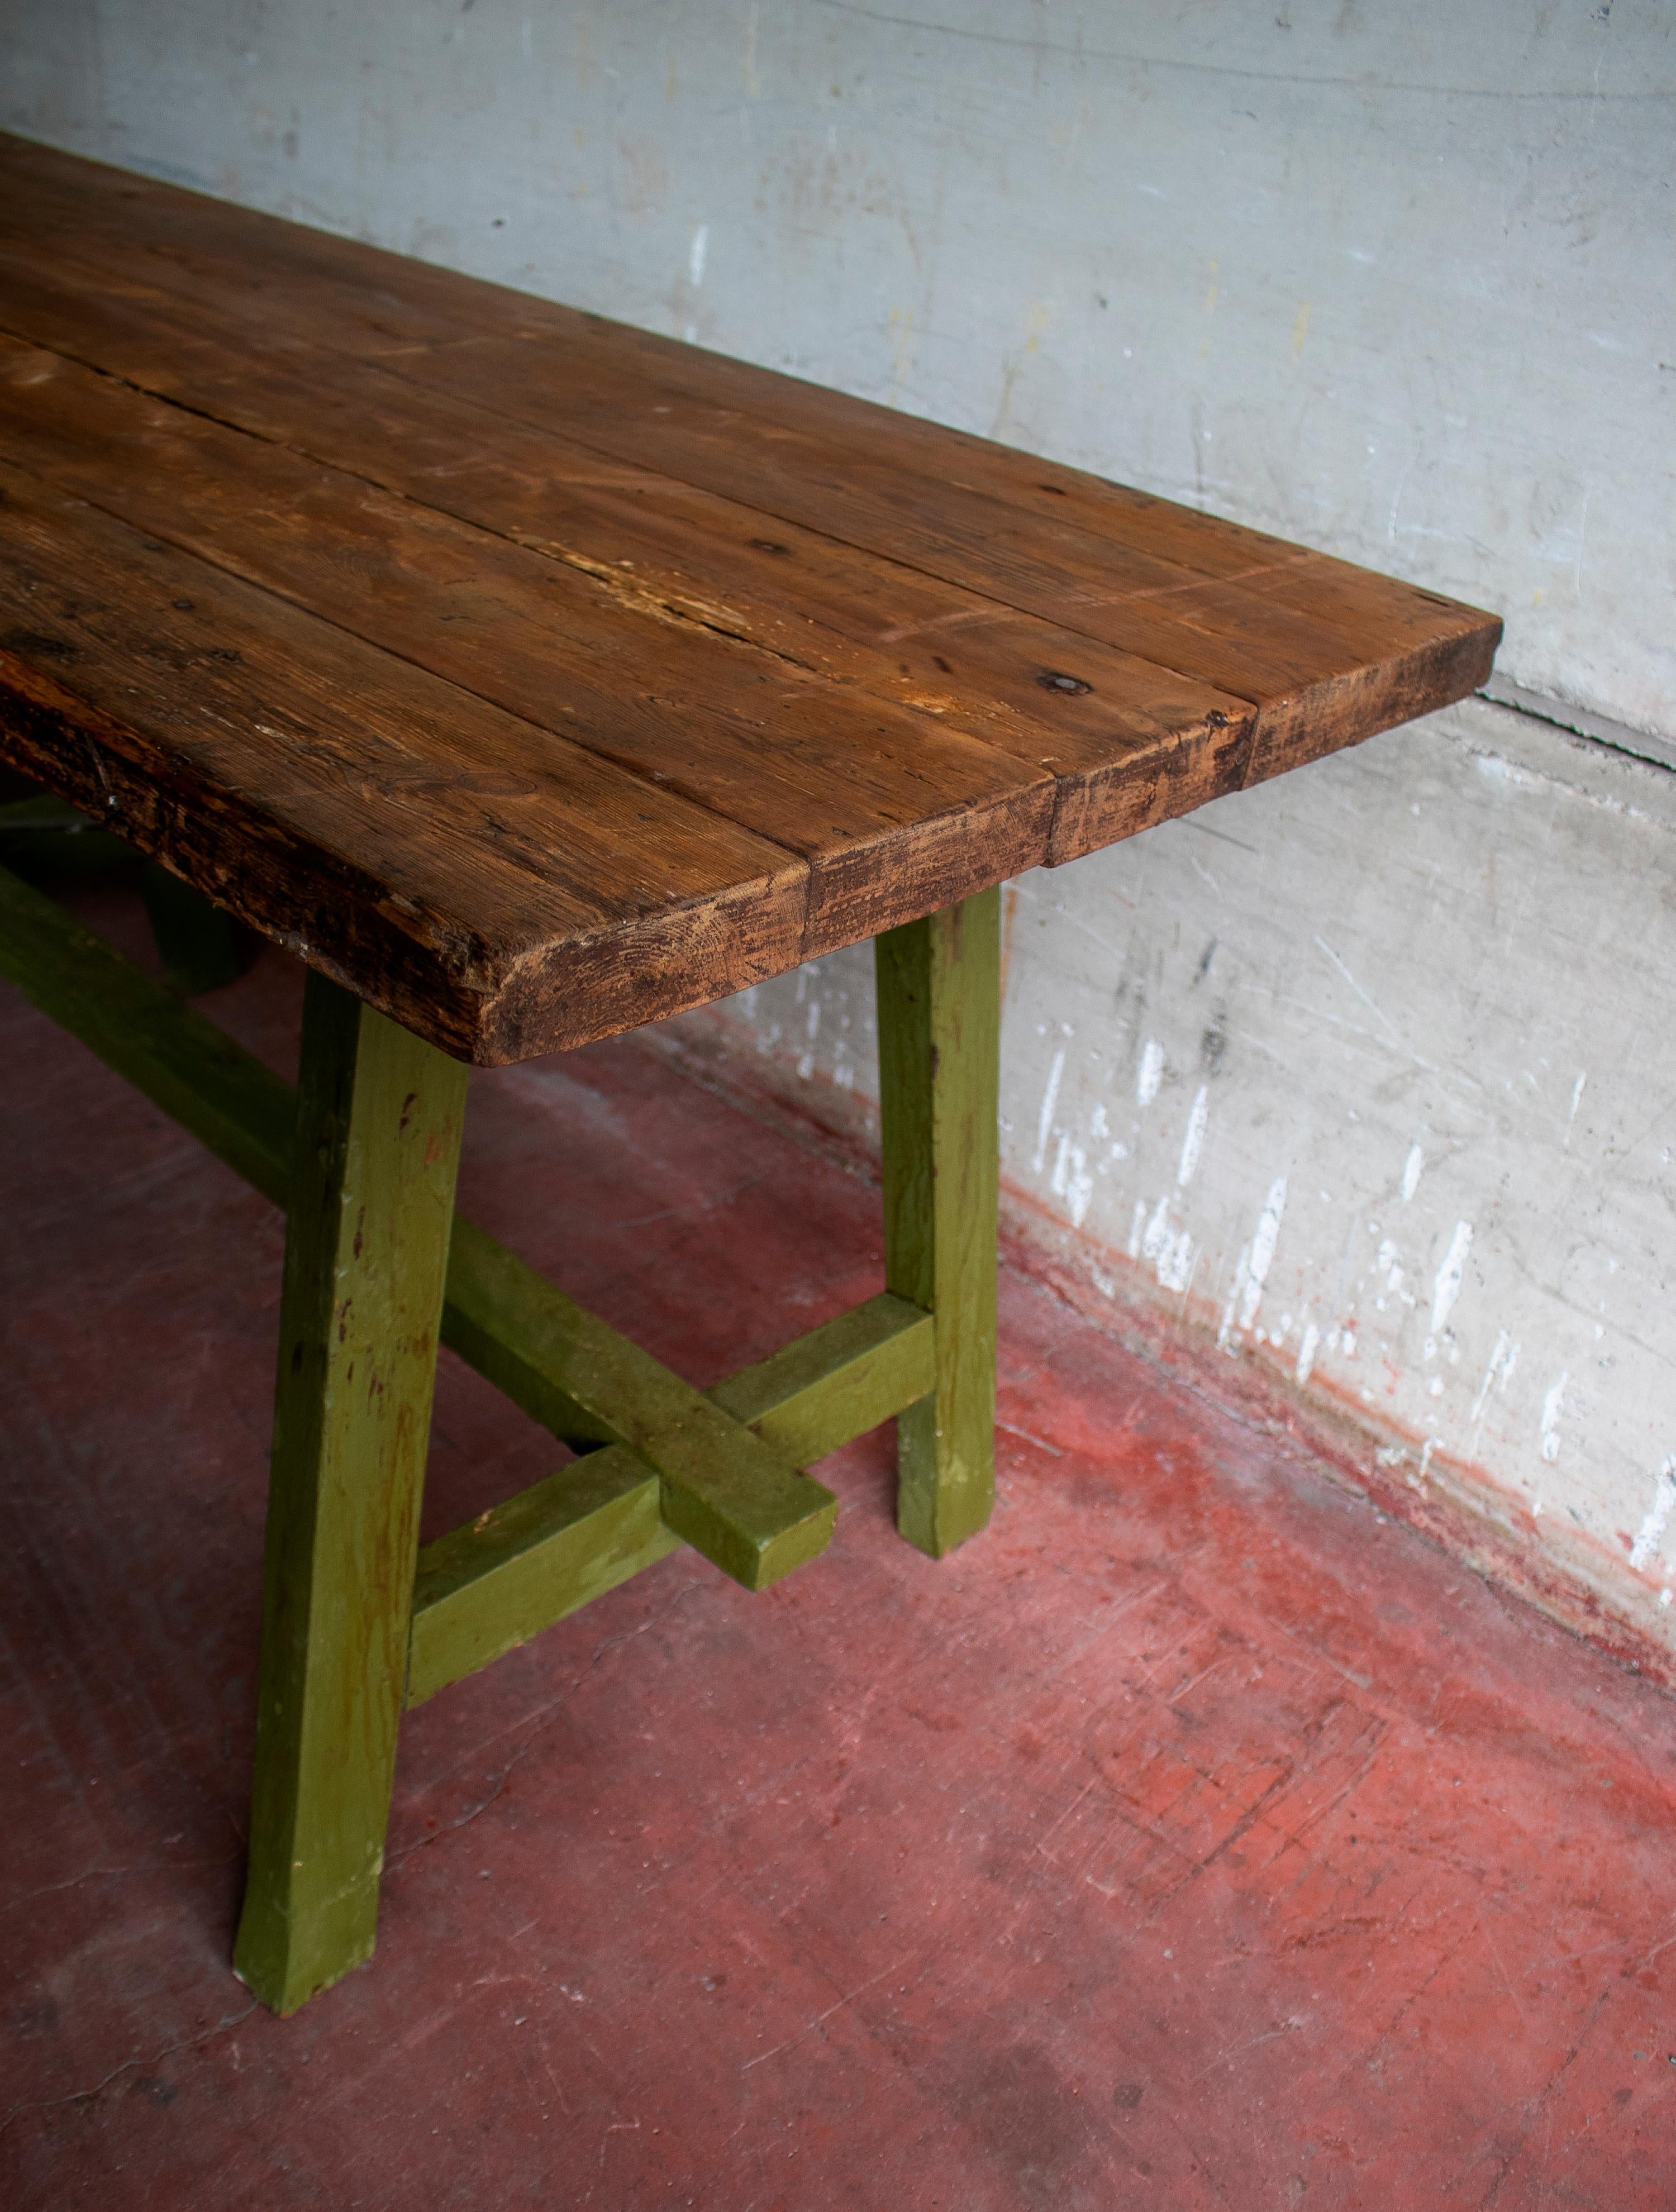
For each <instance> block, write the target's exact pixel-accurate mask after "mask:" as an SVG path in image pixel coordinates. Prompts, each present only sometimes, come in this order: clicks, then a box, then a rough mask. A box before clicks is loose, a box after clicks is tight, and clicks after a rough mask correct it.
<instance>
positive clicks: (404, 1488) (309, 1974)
mask: <svg viewBox="0 0 1676 2212" xmlns="http://www.w3.org/2000/svg"><path fill="white" fill-rule="evenodd" d="M465 1083H466V1073H465V1069H464V1068H463V1067H462V1066H459V1065H458V1062H457V1061H454V1060H448V1059H446V1057H445V1056H444V1055H443V1054H440V1053H438V1052H436V1051H434V1050H433V1049H432V1048H430V1047H429V1046H428V1045H426V1044H423V1043H422V1042H420V1041H419V1039H418V1038H416V1037H414V1036H410V1035H409V1033H408V1032H407V1031H406V1030H403V1029H399V1028H398V1027H397V1025H396V1024H394V1023H393V1022H391V1021H387V1020H386V1018H385V1017H384V1016H383V1015H381V1014H379V1013H375V1012H373V1010H372V1008H371V1007H368V1006H362V1005H361V1003H360V1002H359V1001H358V1000H355V999H352V998H351V997H349V994H348V993H347V992H344V991H341V990H339V989H338V988H337V986H336V985H335V984H332V983H330V982H328V981H326V980H325V978H324V977H323V976H319V975H311V976H310V977H309V979H308V989H307V999H306V1000H305V1005H304V1013H303V1041H302V1074H301V1083H300V1085H299V1088H298V1122H297V1133H298V1144H297V1149H296V1153H295V1176H294V1180H293V1182H292V1187H291V1191H290V1196H289V1204H288V1209H287V1232H286V1241H285V1276H284V1285H283V1289H282V1293H281V1299H280V1328H279V1372H278V1381H277V1384H276V1394H275V1409H274V1445H273V1471H272V1475H271V1478H270V1486H269V1493H268V1535H267V1571H266V1578H265V1584H264V1597H263V1613H262V1652H261V1659H260V1663H259V1666H258V1680H257V1720H256V1776H255V1789H254V1795H253V1797H252V1808H251V1839H250V1870H249V1875H248V1879H247V1881H246V1890H245V1901H244V1907H243V1911H242V1912H241V1914H240V1923H239V1936H238V1942H237V1945H236V1948H235V1950H234V1967H235V1970H236V1971H237V1972H238V1973H239V1975H240V1978H241V1979H242V1980H244V1981H245V1982H246V1983H247V1984H249V1985H250V1987H251V1988H252V1990H254V1991H255V1992H256V1994H257V1996H259V1997H260V1998H261V1999H262V2001H263V2002H264V2004H266V2005H268V2006H270V2008H272V2009H273V2010H274V2011H275V2012H278V2013H288V2012H294V2011H295V2009H296V2008H297V2007H298V2006H299V2005H301V2004H302V2003H304V2002H307V1999H308V1998H309V1997H311V1996H313V1995H314V1993H315V1992H316V1990H321V1989H324V1988H325V1987H326V1985H327V1984H329V1983H331V1982H334V1981H336V1980H337V1978H338V1977H339V1976H340V1975H342V1974H344V1973H347V1972H349V1968H350V1967H352V1966H357V1965H359V1964H360V1962H361V1960H363V1959H365V1958H367V1957H368V1956H369V1955H370V1954H371V1952H372V1949H373V1939H374V1936H375V1933H376V1929H377V1921H378V1892H379V1875H380V1870H381V1869H382V1867H383V1863H384V1833H385V1826H386V1820H388V1817H389V1810H390V1791H391V1785H392V1780H393V1778H394V1774H395V1765H396V1737H397V1732H398V1726H399V1723H400V1719H401V1711H402V1704H403V1698H404V1686H405V1682H406V1678H407V1650H408V1626H409V1612H410V1602H411V1598H412V1591H413V1576H414V1561H415V1555H416V1551H417V1548H418V1531H419V1500H420V1493H421V1490H422V1486H423V1481H424V1471H425V1455H426V1450H427V1448H428V1443H429V1438H430V1415H431V1384H432V1377H433V1375H434V1370H435V1365H436V1340H437V1324H438V1322H439V1321H440V1318H441V1312H442V1285H443V1277H444V1273H445V1271H446V1265H447V1255H448V1239H449V1231H450V1225H451V1224H452V1219H453V1206H454V1174H455V1169H456V1166H457V1164H458V1158H459V1139H460V1129H461V1125H462V1121H463V1119H464V1115H465Z"/></svg>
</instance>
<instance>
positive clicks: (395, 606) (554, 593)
mask: <svg viewBox="0 0 1676 2212" xmlns="http://www.w3.org/2000/svg"><path fill="white" fill-rule="evenodd" d="M10 365H11V369H12V374H11V377H10V378H9V380H4V381H0V392H5V393H7V394H8V395H9V397H10V398H11V399H12V402H13V404H11V405H10V406H9V407H8V408H0V435H3V438H4V441H5V445H6V447H7V448H8V450H9V453H10V454H11V456H12V459H13V460H14V462H15V463H16V464H18V465H21V466H23V467H26V468H27V469H28V470H29V471H31V472H32V473H39V475H40V476H41V477H44V478H45V479H46V481H48V482H50V483H52V484H53V485H54V486H55V487H56V488H58V489H63V490H66V491H69V492H71V493H74V494H76V495H78V496H80V497H82V498H84V499H87V500H89V501H96V502H97V504H98V505H99V506H100V507H101V508H102V509H104V510H106V511H107V512H109V513H113V514H118V515H120V516H121V517H122V518H123V519H124V520H126V521H128V522H129V523H131V525H132V526H134V527H135V528H136V529H140V530H143V531H145V532H149V534H151V535H152V536H154V537H156V538H163V539H165V540H167V542H168V543H169V544H172V545H174V546H177V547H179V548H181V549H182V550H185V551H186V552H187V553H189V554H191V555H192V556H196V557H197V558H198V559H200V560H203V561H207V562H213V563H214V564H215V565H216V568H220V569H222V570H227V571H230V572H232V573H233V574H236V575H238V576H240V577H241V578H243V579H244V580H246V582H248V583H251V584H254V585H257V586H260V587H261V588H262V589H263V590H264V591H267V592H273V593H276V594H277V595H279V596H280V597H282V599H285V600H286V601H288V603H290V604H292V605H296V606H300V607H302V608H304V609H306V610H307V611H308V612H310V613H312V614H315V615H318V616H321V617H324V618H325V620H327V621H329V622H330V623H332V624H333V625H334V626H335V627H337V628H338V629H342V630H344V631H348V632H351V633H353V634H355V635H359V636H361V637H363V638H365V639H366V640H367V642H368V643H370V644H372V645H373V646H376V647H380V648H381V649H383V650H384V651H386V652H388V653H392V654H396V655H398V656H399V658H400V661H401V663H402V664H403V665H404V667H415V668H421V669H424V670H427V671H429V673H431V674H432V675H434V676H436V677H439V678H443V679H445V680H446V682H448V683H450V684H458V686H460V687H461V688H462V689H463V690H465V691H467V692H469V693H470V694H471V696H472V699H473V700H488V701H489V702H492V703H493V704H494V705H495V706H497V707H500V708H504V709H506V710H507V712H508V713H510V714H514V715H516V716H517V717H518V718H519V721H520V722H521V723H524V724H527V725H531V726H543V725H545V726H548V727H550V728H553V727H559V728H562V732H563V734H564V737H565V738H567V739H568V740H570V741H573V742H574V743H575V744H579V745H581V746H584V747H586V750H588V751H589V752H591V753H595V754H598V755H601V756H603V757H605V758H607V759H609V760H610V761H612V762H614V763H616V764H617V765H619V766H620V767H622V768H624V769H628V770H629V771H630V773H631V774H632V775H634V776H635V777H636V778H637V779H641V780H643V781H645V782H647V783H650V784H652V785H653V786H654V787H659V788H661V789H662V790H664V791H665V792H668V793H674V794H676V795H677V796H678V797H680V798H683V799H689V800H691V801H694V802H695V804H696V805H699V806H701V807H702V808H703V809H704V810H705V811H706V813H707V814H710V815H715V816H720V817H725V818H726V819H727V820H729V821H732V822H733V823H738V825H739V826H740V827H741V829H744V830H746V831H748V832H750V834H751V835H753V836H757V837H760V838H762V839H763V840H766V841H768V842H772V843H773V844H774V845H775V846H777V847H779V848H782V849H783V850H784V851H786V852H788V853H796V854H799V856H800V857H801V858H802V859H804V860H805V861H806V862H807V864H808V876H807V899H808V913H807V920H806V923H805V942H806V943H807V945H809V948H810V950H811V951H816V950H821V949H826V948H828V947H829V946H831V945H836V944H841V943H844V942H847V941H851V940H853V939H854V938H855V937H856V936H858V935H866V934H868V933H870V931H871V928H872V927H874V925H875V923H876V921H877V918H878V916H879V915H881V914H882V913H887V912H888V910H889V906H890V900H891V897H892V893H893V885H892V884H891V882H890V880H889V877H888V876H886V877H885V878H884V879H881V865H880V864H881V855H882V852H883V849H884V848H885V847H886V846H888V848H889V851H890V859H891V872H895V871H896V869H898V868H900V869H902V870H904V871H906V872H908V877H909V878H910V879H911V880H912V881H913V882H914V884H915V885H916V886H919V885H924V886H926V887H932V886H940V885H941V884H944V882H945V881H953V882H956V883H959V882H960V881H961V880H962V878H964V877H965V876H967V875H968V874H969V873H975V879H978V880H981V879H982V878H983V877H984V876H985V875H987V874H988V873H990V872H992V871H991V868H990V866H989V863H988V861H987V858H986V854H987V852H988V851H990V850H993V852H994V853H995V854H996V860H995V863H994V866H993V872H994V873H999V872H1004V871H1005V866H1006V865H1007V857H1008V856H1010V855H1017V854H1029V855H1030V856H1031V857H1033V858H1039V857H1040V856H1041V854H1042V853H1043V852H1044V851H1045V849H1046V845H1047V838H1048V829H1049V825H1050V823H1051V819H1052V815H1053V810H1054V796H1055V793H1054V774H1053V772H1052V771H1051V770H1050V769H1047V768H1045V767H1044V766H1043V765H1042V764H1041V763H1040V762H1035V763H1025V762H1023V761H1021V760H1019V759H1017V757H1014V756H1013V755H1011V754H1010V753H1008V752H1005V751H1003V750H999V749H997V748H995V747H993V746H992V745H990V744H987V743H985V742H983V741H982V740H981V739H979V738H973V737H969V736H967V735H965V734H964V733H962V732H960V731H957V730H954V729H947V728H944V726H943V725H942V723H941V721H940V720H938V718H937V717H935V716H932V715H929V714H915V713H911V712H908V711H905V710H903V709H902V708H898V707H896V705H895V704H894V703H892V702H886V701H884V700H881V699H871V698H861V697H858V696H856V694H855V692H854V691H853V690H852V689H850V688H847V687H842V688H841V687H836V686H835V685H834V684H832V682H831V681H830V680H829V678H826V677H824V676H823V675H822V674H821V673H820V672H818V671H813V670H809V669H805V668H804V667H802V666H799V665H794V664H792V663H791V662H789V661H788V660H787V659H786V657H785V656H784V655H781V654H778V653H764V652H762V651H761V650H755V649H753V648H752V647H750V645H749V644H748V643H746V642H745V641H744V640H743V639H738V640H730V639H726V638H724V637H722V636H720V635H719V634H718V633H717V632H715V631H714V630H707V629H702V628H701V627H699V626H697V625H695V624H693V623H662V624H659V625H657V626H655V627H654V626H653V624H652V623H649V622H647V619H646V617H645V616H644V614H639V615H636V614H635V612H634V611H633V609H632V608H631V609H629V610H627V611H625V609H624V607H623V605H622V603H621V599H620V597H616V596H612V595H609V594H606V593H604V592H602V591H601V590H600V588H599V587H598V584H597V583H596V582H595V581H593V580H591V579H590V578H589V577H587V576H586V575H584V574H581V573H580V572H579V571H578V570H577V569H576V568H574V566H572V565H570V564H568V563H565V562H554V561H552V560H550V559H548V558H545V557H544V556H542V555H541V554H539V553H538V552H536V551H534V550H531V549H529V548H526V547H525V546H521V545H514V544H510V543H508V542H507V540H506V539H505V538H502V537H501V536H499V535H497V534H495V532H487V531H483V530H482V529H479V528H477V527H476V526H471V525H467V524H463V523H461V522H458V521H457V520H455V519H453V518H452V517H451V516H447V515H444V514H440V513H437V512H435V511H434V510H432V509H429V508H426V507H420V506H417V505H416V503H415V502H414V501H411V500H408V499H404V498H398V497H396V496H394V495H387V494H381V493H380V492H378V491H375V490H373V489H370V488H369V487H368V486H367V484H366V483H364V482H361V481H359V480H356V479H354V478H351V477H349V476H347V475H345V474H344V473H343V472H342V471H338V470H335V469H328V468H325V467H322V466H321V465H319V463H316V462H311V461H308V460H306V459H302V458H301V457H300V456H298V455H296V454H294V453H289V452H288V451H286V450H285V449H283V448H281V447H275V446H272V445H270V444H267V443H264V442H262V441H257V440H253V439H252V438H250V437H249V436H247V435H242V434H240V433H239V432H237V431H235V430H231V429H228V428H225V427H224V426H222V425H221V424H219V423H216V422H210V421H208V420H206V419H204V418H203V417H202V416H197V415H193V414H188V413H186V412H185V411H184V410H181V409H179V408H177V407H173V406H169V405H165V404H160V403H158V402H156V401H155V400H149V399H147V398H143V397H142V396H141V395H139V394H137V393H135V392H129V391H126V390H125V389H124V388H123V387H121V386H115V385H112V383H111V381H110V380H109V379H100V378H97V377H94V376H93V375H92V374H89V373H88V372H87V371H86V370H82V369H79V368H74V367H70V366H66V365H64V364H61V363H59V362H57V361H56V360H55V359H54V357H52V356H44V355H41V354H39V352H38V351H34V350H33V349H31V350H29V351H27V352H26V353H25V354H24V355H23V356H22V357H21V359H20V358H18V357H17V356H15V355H14V356H13V360H12V362H11V364H10ZM20 378H22V379H24V380H25V381H24V382H22V383H21V384H20V382H19V381H18V380H19V379H20ZM36 557H37V558H39V557H41V556H39V555H37V556H36ZM372 577H376V578H377V579H378V581H379V588H378V589H377V590H376V591H375V592H369V591H368V589H367V581H368V579H369V578H372ZM82 589H83V592H84V594H87V593H88V592H89V586H88V583H87V581H86V580H84V581H83V585H82ZM100 590H101V592H105V593H108V594H109V595H110V597H111V598H112V599H113V600H114V601H115V602H116V606H117V610H118V615H119V614H120V612H121V611H123V606H124V602H123V599H122V595H121V592H120V588H119V585H118V580H116V579H115V578H114V577H111V576H108V575H107V576H106V577H105V578H103V579H101V581H100ZM266 696H267V695H266V694H265V693H264V692H263V691H259V690H257V689H256V687H255V685H254V684H252V685H251V686H250V687H249V703H248V706H247V708H246V712H247V714H257V715H260V714H264V713H265V712H266V711H267V709H266V708H265V707H264V698H265V697H266ZM467 888H468V887H465V886H461V887H459V890H458V891H457V897H458V898H461V899H463V897H464V896H465V890H466V889H467ZM897 895H898V896H900V893H899V892H898V893H897Z"/></svg>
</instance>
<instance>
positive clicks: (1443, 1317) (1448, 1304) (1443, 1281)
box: [1431, 1221, 1473, 1336]
mask: <svg viewBox="0 0 1676 2212" xmlns="http://www.w3.org/2000/svg"><path fill="white" fill-rule="evenodd" d="M1472 1247H1473V1225H1472V1223H1471V1222H1470V1221H1457V1222H1456V1224H1455V1225H1454V1236H1453V1237H1450V1239H1449V1249H1448V1251H1447V1252H1446V1253H1445V1254H1444V1255H1443V1264H1442V1267H1440V1268H1439V1269H1438V1270H1437V1273H1436V1275H1435V1276H1434V1277H1433V1279H1432V1285H1431V1333H1432V1334H1433V1335H1434V1336H1436V1335H1437V1334H1439V1332H1440V1331H1441V1330H1442V1327H1443V1324H1444V1322H1446V1321H1448V1317H1449V1316H1450V1315H1451V1314H1452V1313H1453V1312H1454V1302H1455V1300H1456V1299H1457V1298H1458V1297H1460V1277H1461V1271H1462V1270H1463V1269H1464V1268H1465V1267H1466V1265H1467V1253H1468V1252H1469V1251H1471V1249H1472Z"/></svg>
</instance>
